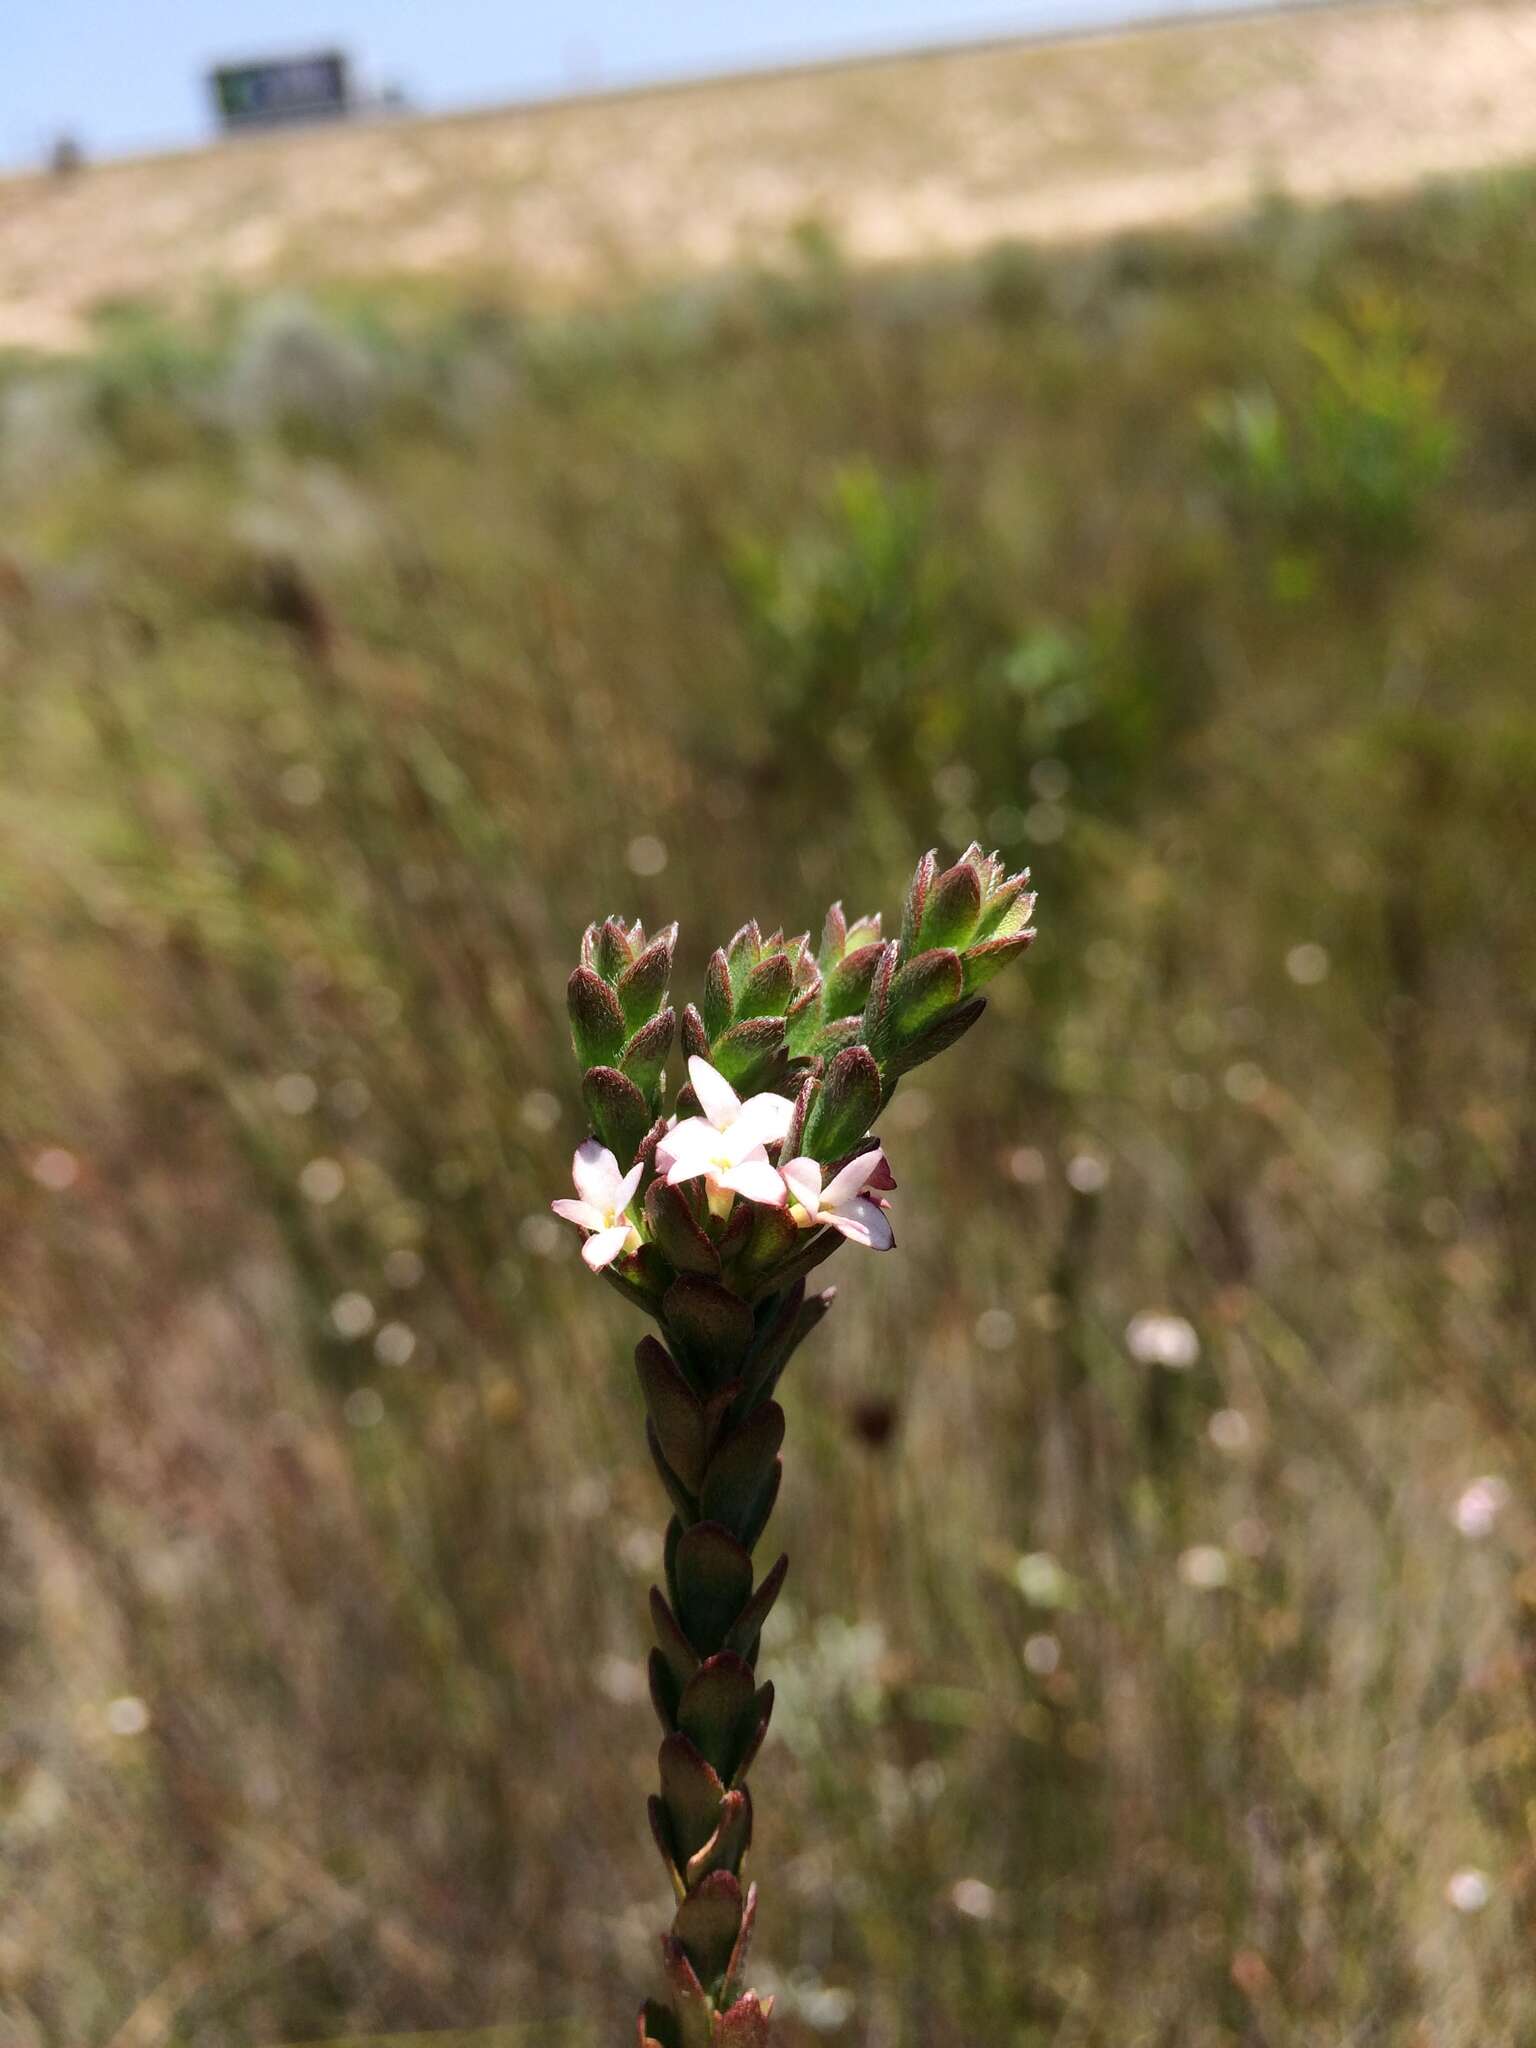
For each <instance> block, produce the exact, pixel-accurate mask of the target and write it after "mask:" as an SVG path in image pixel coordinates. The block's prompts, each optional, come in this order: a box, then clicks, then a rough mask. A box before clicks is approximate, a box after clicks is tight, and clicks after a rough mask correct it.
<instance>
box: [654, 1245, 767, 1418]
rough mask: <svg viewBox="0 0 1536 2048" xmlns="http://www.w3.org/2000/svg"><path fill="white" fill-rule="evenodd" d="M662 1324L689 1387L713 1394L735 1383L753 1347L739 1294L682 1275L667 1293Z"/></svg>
mask: <svg viewBox="0 0 1536 2048" xmlns="http://www.w3.org/2000/svg"><path fill="white" fill-rule="evenodd" d="M661 1319H662V1325H663V1327H664V1329H665V1330H666V1332H667V1334H668V1336H669V1337H670V1338H671V1340H672V1348H673V1352H674V1354H675V1356H676V1358H677V1361H678V1363H679V1364H680V1365H681V1366H682V1368H683V1370H684V1371H685V1372H686V1373H687V1375H688V1377H689V1378H690V1380H692V1382H693V1384H694V1385H695V1386H696V1387H698V1388H700V1389H701V1390H706V1391H711V1392H712V1391H713V1390H714V1389H715V1388H716V1387H719V1386H722V1385H723V1384H724V1383H725V1381H726V1380H728V1379H733V1378H734V1377H735V1375H736V1372H737V1369H738V1368H739V1367H740V1365H741V1364H742V1362H743V1361H744V1359H745V1358H746V1355H747V1352H748V1350H749V1348H750V1347H751V1343H752V1336H753V1330H754V1324H753V1321H752V1311H751V1309H750V1308H748V1306H747V1304H746V1303H745V1302H744V1301H743V1300H742V1299H741V1297H740V1296H739V1295H737V1294H733V1293H732V1292H731V1290H730V1288H728V1287H722V1286H721V1285H720V1283H719V1282H718V1281H716V1280H707V1279H705V1278H704V1276H703V1275H702V1274H698V1273H684V1274H682V1275H681V1276H680V1277H679V1278H678V1279H676V1280H674V1281H673V1283H672V1285H671V1286H670V1287H669V1288H668V1289H667V1291H666V1294H665V1296H664V1297H663V1300H662V1305H661Z"/></svg>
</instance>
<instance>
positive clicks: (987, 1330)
mask: <svg viewBox="0 0 1536 2048" xmlns="http://www.w3.org/2000/svg"><path fill="white" fill-rule="evenodd" d="M1018 1334H1019V1325H1018V1322H1017V1320H1016V1319H1015V1318H1014V1317H1013V1316H1011V1315H1010V1314H1009V1313H1008V1311H1007V1309H1005V1308H984V1309H983V1310H982V1312H981V1314H980V1315H979V1316H978V1317H977V1318H976V1342H977V1343H978V1344H979V1345H980V1346H981V1347H982V1349H983V1350H984V1351H1006V1350H1007V1349H1008V1346H1009V1345H1010V1344H1011V1343H1012V1342H1013V1340H1014V1338H1015V1337H1017V1336H1018Z"/></svg>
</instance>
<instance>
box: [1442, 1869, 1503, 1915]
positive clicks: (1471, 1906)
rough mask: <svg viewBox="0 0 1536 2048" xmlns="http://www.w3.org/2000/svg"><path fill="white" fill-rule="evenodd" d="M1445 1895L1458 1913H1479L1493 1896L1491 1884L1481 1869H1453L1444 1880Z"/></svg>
mask: <svg viewBox="0 0 1536 2048" xmlns="http://www.w3.org/2000/svg"><path fill="white" fill-rule="evenodd" d="M1445 1896H1446V1901H1447V1903H1448V1904H1450V1905H1452V1906H1454V1907H1455V1908H1456V1911H1457V1912H1458V1913H1481V1911H1482V1910H1483V1908H1484V1906H1486V1905H1487V1903H1488V1901H1489V1900H1490V1899H1491V1898H1492V1897H1493V1886H1492V1885H1491V1884H1490V1883H1489V1882H1488V1878H1487V1875H1486V1874H1485V1873H1484V1872H1483V1871H1481V1870H1471V1869H1468V1870H1454V1871H1452V1873H1451V1875H1450V1877H1449V1878H1448V1879H1447V1881H1446V1886H1445Z"/></svg>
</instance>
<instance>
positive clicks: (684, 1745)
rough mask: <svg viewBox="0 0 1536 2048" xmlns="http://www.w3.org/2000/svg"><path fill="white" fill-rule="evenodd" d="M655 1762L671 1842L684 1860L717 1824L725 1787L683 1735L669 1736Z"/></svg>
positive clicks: (696, 1849) (718, 1823)
mask: <svg viewBox="0 0 1536 2048" xmlns="http://www.w3.org/2000/svg"><path fill="white" fill-rule="evenodd" d="M657 1761H658V1764H659V1767H660V1771H661V1797H662V1802H663V1804H664V1805H665V1806H666V1809H667V1820H668V1823H669V1824H670V1833H671V1837H672V1841H673V1843H674V1845H675V1847H676V1850H677V1853H678V1857H679V1859H680V1861H682V1862H684V1863H686V1862H687V1860H688V1858H689V1857H690V1856H695V1855H697V1854H698V1852H699V1850H700V1849H702V1848H703V1846H704V1844H705V1843H706V1842H707V1841H708V1840H709V1838H710V1836H711V1835H713V1833H714V1832H715V1829H716V1828H717V1827H718V1826H719V1825H720V1802H721V1801H722V1800H723V1799H724V1797H725V1786H724V1785H723V1784H722V1783H721V1781H720V1778H719V1775H718V1773H716V1772H715V1771H713V1770H711V1769H710V1767H709V1765H708V1764H707V1763H706V1762H705V1761H704V1759H703V1757H701V1756H700V1754H699V1752H698V1750H697V1749H696V1748H695V1747H694V1745H693V1744H692V1743H691V1742H690V1741H689V1740H688V1738H687V1736H686V1735H669V1736H668V1737H667V1738H666V1740H665V1741H664V1742H663V1743H662V1745H661V1753H660V1756H659V1758H658V1759H657Z"/></svg>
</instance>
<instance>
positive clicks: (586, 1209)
mask: <svg viewBox="0 0 1536 2048" xmlns="http://www.w3.org/2000/svg"><path fill="white" fill-rule="evenodd" d="M644 1170H645V1169H644V1167H643V1165H642V1164H641V1162H640V1161H639V1160H636V1161H635V1164H634V1165H633V1166H632V1167H631V1168H630V1169H629V1171H628V1173H620V1172H619V1162H618V1161H617V1159H615V1158H614V1156H613V1154H612V1153H611V1152H610V1151H609V1150H608V1148H607V1146H606V1145H599V1144H598V1142H597V1140H596V1139H595V1138H588V1140H587V1141H586V1143H585V1144H584V1145H578V1146H577V1148H576V1156H575V1158H574V1159H573V1160H572V1161H571V1177H572V1178H573V1179H574V1181H575V1183H576V1194H577V1197H578V1199H577V1200H576V1201H574V1202H573V1201H571V1200H570V1199H569V1198H568V1197H567V1198H566V1199H564V1200H562V1201H558V1202H551V1203H550V1205H549V1206H550V1207H551V1209H553V1210H554V1212H555V1214H556V1215H557V1216H562V1217H564V1219H565V1221H566V1222H567V1223H575V1224H578V1225H579V1226H580V1228H581V1229H583V1230H586V1231H590V1232H591V1235H590V1236H589V1237H588V1239H587V1241H586V1243H585V1244H584V1245H583V1246H582V1248H581V1256H582V1257H583V1258H584V1259H585V1260H586V1262H587V1264H588V1265H589V1266H590V1267H591V1268H592V1270H593V1272H594V1273H600V1272H601V1271H602V1269H603V1268H604V1266H611V1265H612V1264H613V1262H614V1260H615V1259H616V1258H618V1256H619V1254H620V1253H621V1252H627V1251H634V1250H635V1249H636V1247H637V1246H638V1245H639V1243H640V1233H639V1231H637V1230H636V1229H635V1227H634V1225H633V1224H632V1223H631V1222H630V1220H629V1218H628V1216H627V1215H626V1213H625V1212H626V1210H627V1209H628V1208H629V1205H630V1203H631V1202H632V1201H633V1200H634V1198H635V1189H636V1188H637V1187H638V1186H639V1185H640V1176H641V1174H642V1173H643V1172H644Z"/></svg>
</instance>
